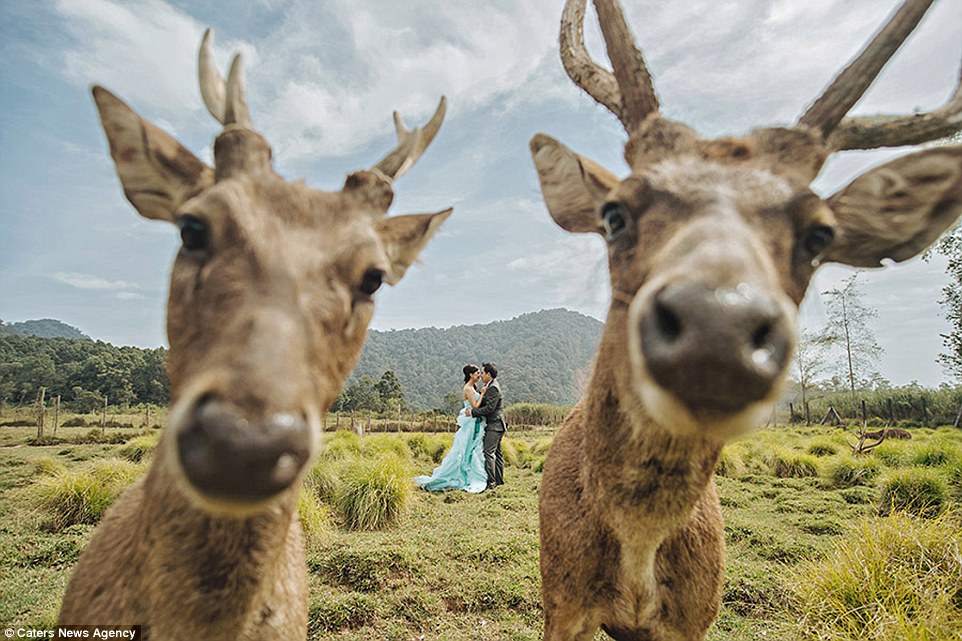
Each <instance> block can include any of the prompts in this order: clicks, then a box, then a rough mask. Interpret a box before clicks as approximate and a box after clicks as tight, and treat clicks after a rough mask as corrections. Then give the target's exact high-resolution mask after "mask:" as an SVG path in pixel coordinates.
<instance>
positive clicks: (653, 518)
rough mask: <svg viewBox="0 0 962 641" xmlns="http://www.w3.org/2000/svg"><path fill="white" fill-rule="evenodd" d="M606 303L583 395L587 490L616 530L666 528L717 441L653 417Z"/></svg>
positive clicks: (618, 316) (698, 486)
mask: <svg viewBox="0 0 962 641" xmlns="http://www.w3.org/2000/svg"><path fill="white" fill-rule="evenodd" d="M626 322H627V311H626V310H624V311H623V310H621V309H619V308H616V307H615V306H613V307H612V309H611V311H610V312H609V315H608V321H607V323H606V327H605V333H604V335H603V336H602V340H601V345H600V347H599V351H598V356H597V359H596V363H595V367H594V370H593V373H592V377H591V380H590V382H589V385H588V392H587V394H586V396H585V414H586V416H587V417H589V420H588V421H587V422H586V425H587V426H588V429H589V430H598V431H599V433H587V434H585V441H584V448H585V462H586V467H587V469H586V473H587V474H586V479H585V480H586V491H588V492H590V493H593V494H596V495H597V496H598V497H599V498H600V497H602V496H605V497H607V498H606V499H605V501H603V502H601V504H603V505H607V507H606V508H605V509H607V510H608V511H609V512H610V520H611V521H612V523H611V524H612V525H613V526H616V529H621V528H630V529H634V528H637V527H644V528H646V529H647V530H650V531H665V532H668V531H671V530H673V529H675V528H676V527H678V526H679V525H680V524H681V523H684V522H685V521H686V520H687V519H688V517H689V516H690V514H691V512H692V510H693V509H694V507H695V505H696V504H697V503H698V501H699V500H701V498H702V496H703V495H704V493H705V492H706V489H707V487H708V485H709V484H710V483H712V482H713V481H712V479H713V471H714V468H715V464H716V463H717V461H718V457H719V455H720V454H721V448H722V443H721V441H719V440H716V439H713V438H709V437H707V436H703V435H698V434H691V433H685V432H684V431H682V430H680V429H673V427H674V426H672V425H663V424H659V423H657V422H656V421H655V420H654V419H653V418H652V417H651V415H650V414H649V412H648V411H647V409H646V408H645V406H644V404H643V403H642V401H641V399H640V398H639V396H638V394H637V393H636V392H635V390H634V388H633V380H632V379H633V375H632V372H631V363H630V362H629V359H628V357H627V348H626V345H625V342H626V341H625V336H624V329H623V328H624V327H626V324H625V323H626Z"/></svg>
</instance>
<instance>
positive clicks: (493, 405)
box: [414, 363, 507, 494]
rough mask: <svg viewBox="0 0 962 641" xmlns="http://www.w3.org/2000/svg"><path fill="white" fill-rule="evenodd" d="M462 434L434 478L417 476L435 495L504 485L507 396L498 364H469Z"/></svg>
mask: <svg viewBox="0 0 962 641" xmlns="http://www.w3.org/2000/svg"><path fill="white" fill-rule="evenodd" d="M462 372H463V373H464V388H463V390H462V391H463V393H462V398H463V399H464V407H463V408H462V409H461V412H460V413H459V414H458V418H457V421H458V431H457V432H455V434H454V444H453V445H452V446H451V451H449V452H448V453H447V454H445V455H444V459H443V460H442V461H441V464H440V465H438V466H437V467H436V468H434V472H432V473H431V476H416V477H414V483H415V484H416V485H418V486H419V487H423V488H424V489H425V490H429V491H431V492H440V491H443V490H464V491H465V492H470V493H472V494H477V493H479V492H484V491H485V490H490V489H492V488H495V487H497V486H499V485H504V457H503V456H502V454H501V439H502V437H504V431H505V429H506V428H507V424H506V423H505V421H504V396H503V395H502V393H501V384H500V383H499V382H498V380H497V379H498V368H497V367H495V365H494V363H484V364H483V365H481V369H480V370H479V369H478V367H477V366H476V365H465V366H464V368H463V369H462Z"/></svg>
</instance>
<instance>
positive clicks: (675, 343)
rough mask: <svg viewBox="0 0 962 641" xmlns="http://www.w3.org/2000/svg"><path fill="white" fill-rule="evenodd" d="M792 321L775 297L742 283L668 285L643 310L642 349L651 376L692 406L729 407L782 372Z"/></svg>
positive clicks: (763, 390)
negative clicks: (724, 285)
mask: <svg viewBox="0 0 962 641" xmlns="http://www.w3.org/2000/svg"><path fill="white" fill-rule="evenodd" d="M791 327H792V324H791V322H790V319H789V318H788V317H787V314H786V313H785V311H784V309H783V308H782V307H781V306H780V305H779V304H778V302H777V301H776V300H774V299H773V298H772V297H771V296H769V295H767V294H765V293H763V292H760V291H759V290H757V289H755V288H753V287H750V286H748V285H745V284H742V285H739V286H737V287H735V288H715V287H711V286H708V285H706V284H704V283H697V282H689V283H681V284H675V285H668V286H666V287H664V288H662V289H661V290H659V291H658V292H657V293H655V294H654V295H653V296H651V298H650V299H649V300H648V301H647V304H646V305H645V306H644V307H643V308H642V310H641V314H640V332H641V351H642V355H643V359H644V363H645V367H646V368H647V370H648V372H649V373H650V374H651V376H652V377H653V378H654V380H655V382H657V383H658V385H660V386H661V387H663V388H664V389H665V390H667V391H668V392H670V393H671V394H673V395H674V396H675V397H677V398H678V399H679V400H680V401H681V402H682V403H684V404H685V405H686V406H687V407H688V408H689V409H690V410H692V411H693V412H694V413H696V414H697V413H700V412H706V411H707V412H710V413H713V414H720V413H722V414H724V413H734V412H737V411H739V410H741V409H743V408H745V407H746V406H747V405H749V404H751V403H753V402H756V401H760V400H762V399H764V398H766V397H767V396H769V395H770V394H771V393H772V392H773V390H774V388H775V387H776V386H777V384H778V383H779V381H780V380H781V379H782V374H783V372H784V370H785V367H786V364H787V362H788V358H789V353H790V351H791V348H792V333H791Z"/></svg>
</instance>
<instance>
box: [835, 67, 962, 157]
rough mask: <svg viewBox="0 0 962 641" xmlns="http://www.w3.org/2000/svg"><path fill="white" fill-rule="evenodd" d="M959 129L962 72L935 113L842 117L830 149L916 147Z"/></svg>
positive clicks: (961, 124) (960, 124) (960, 120)
mask: <svg viewBox="0 0 962 641" xmlns="http://www.w3.org/2000/svg"><path fill="white" fill-rule="evenodd" d="M959 129H962V69H960V70H959V81H958V84H956V86H955V93H953V94H952V96H951V97H950V98H949V100H948V101H947V102H946V103H945V104H944V105H942V106H941V107H939V108H938V109H936V110H934V111H930V112H928V113H924V114H912V115H908V116H895V115H877V116H850V117H848V118H843V119H842V122H841V123H839V125H838V128H837V129H836V130H835V131H834V132H832V134H831V136H829V139H828V141H829V146H830V147H831V148H832V149H837V150H842V149H875V148H877V147H898V146H901V145H918V144H920V143H923V142H928V141H930V140H938V139H939V138H945V137H946V136H951V135H952V134H954V133H956V132H957V131H958V130H959Z"/></svg>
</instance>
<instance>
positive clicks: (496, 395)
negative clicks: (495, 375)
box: [471, 387, 501, 418]
mask: <svg viewBox="0 0 962 641" xmlns="http://www.w3.org/2000/svg"><path fill="white" fill-rule="evenodd" d="M500 399H501V390H499V389H498V388H497V387H489V388H488V391H486V392H485V393H484V398H482V399H481V404H480V405H478V406H477V407H476V408H474V409H473V410H471V416H473V417H474V418H482V417H484V418H488V417H489V416H491V415H492V414H494V413H495V411H496V410H497V408H498V401H499V400H500Z"/></svg>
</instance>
